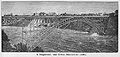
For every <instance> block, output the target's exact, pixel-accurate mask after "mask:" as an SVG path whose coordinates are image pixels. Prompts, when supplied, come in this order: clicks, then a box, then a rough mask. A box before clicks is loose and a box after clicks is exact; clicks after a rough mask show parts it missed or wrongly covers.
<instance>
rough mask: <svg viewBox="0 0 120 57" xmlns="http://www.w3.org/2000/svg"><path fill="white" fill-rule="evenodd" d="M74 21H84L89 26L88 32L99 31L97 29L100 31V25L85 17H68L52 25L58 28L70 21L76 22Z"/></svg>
mask: <svg viewBox="0 0 120 57" xmlns="http://www.w3.org/2000/svg"><path fill="white" fill-rule="evenodd" d="M76 21H80V22H84V23H86V24H88V25H89V26H91V27H92V31H91V32H90V33H99V31H100V26H98V25H96V24H95V23H94V22H93V21H92V20H88V19H86V18H81V19H75V18H68V19H65V20H63V21H61V22H59V23H56V24H54V25H55V26H54V27H56V28H60V27H62V26H63V25H66V24H68V23H71V22H76Z"/></svg>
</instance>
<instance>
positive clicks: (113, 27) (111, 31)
mask: <svg viewBox="0 0 120 57" xmlns="http://www.w3.org/2000/svg"><path fill="white" fill-rule="evenodd" d="M106 33H107V34H108V35H118V11H117V12H115V13H111V14H110V16H109V20H108V25H107V30H106Z"/></svg>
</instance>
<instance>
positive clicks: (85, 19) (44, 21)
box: [28, 17, 108, 33]
mask: <svg viewBox="0 0 120 57" xmlns="http://www.w3.org/2000/svg"><path fill="white" fill-rule="evenodd" d="M95 18H98V19H100V18H101V19H100V20H99V22H101V21H102V20H104V19H108V17H79V18H78V17H77V18H76V17H69V18H66V19H63V20H62V21H56V20H57V18H56V19H51V17H50V18H48V19H44V18H43V19H39V18H38V19H34V20H32V21H31V22H30V23H29V25H28V26H31V27H34V26H39V25H40V24H50V26H51V27H53V28H61V27H62V26H64V25H66V24H68V23H71V22H76V21H80V22H84V23H86V24H88V25H89V26H91V27H92V30H91V31H90V33H99V32H103V33H104V25H105V24H103V23H100V24H97V23H96V22H98V21H94V20H92V19H95ZM51 20H52V21H54V22H50V21H51Z"/></svg>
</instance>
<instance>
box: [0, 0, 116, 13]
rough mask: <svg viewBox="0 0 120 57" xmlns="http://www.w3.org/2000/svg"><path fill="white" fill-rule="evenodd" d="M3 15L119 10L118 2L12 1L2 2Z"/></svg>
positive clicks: (108, 11)
mask: <svg viewBox="0 0 120 57" xmlns="http://www.w3.org/2000/svg"><path fill="white" fill-rule="evenodd" d="M1 6H2V11H1V12H2V15H4V14H8V13H13V14H33V13H34V12H37V13H39V12H46V13H49V12H56V13H64V12H67V13H73V14H80V13H104V12H106V13H110V12H114V11H115V10H117V9H118V3H117V2H101V1H100V2H80V1H74V2H72V1H70V2H58V1H57V2H55V1H54V2H47V1H46V2H43V1H42V2H41V1H37V2H35V1H26V2H25V1H24V2H19V1H16V2H15V1H14V2H13V1H12V2H10V1H9V2H8V1H7V2H5V1H4V2H2V3H1Z"/></svg>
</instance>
